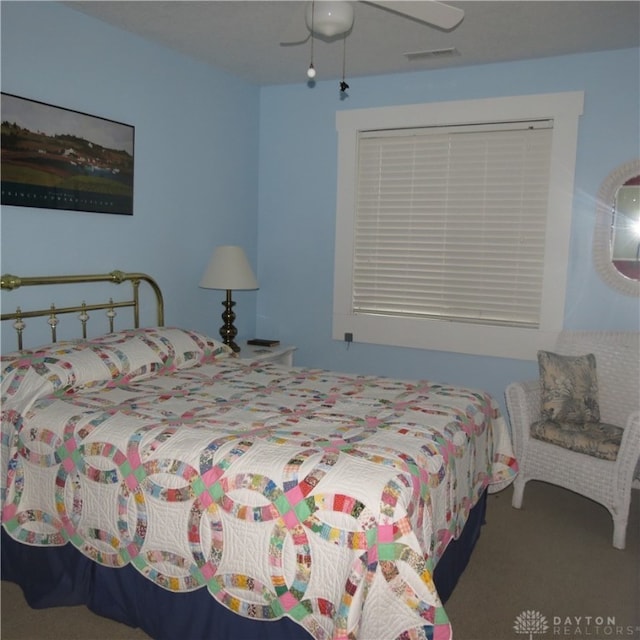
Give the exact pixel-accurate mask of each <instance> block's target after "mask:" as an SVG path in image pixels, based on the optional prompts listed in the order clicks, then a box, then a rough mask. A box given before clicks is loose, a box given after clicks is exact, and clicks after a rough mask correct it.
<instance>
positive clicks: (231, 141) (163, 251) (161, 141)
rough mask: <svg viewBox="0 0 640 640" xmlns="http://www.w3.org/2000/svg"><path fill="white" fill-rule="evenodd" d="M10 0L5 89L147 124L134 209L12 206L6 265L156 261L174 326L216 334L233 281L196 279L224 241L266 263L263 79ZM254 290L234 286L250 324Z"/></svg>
mask: <svg viewBox="0 0 640 640" xmlns="http://www.w3.org/2000/svg"><path fill="white" fill-rule="evenodd" d="M0 4H1V11H2V91H5V92H7V93H13V94H16V95H19V96H22V97H25V98H32V99H34V100H40V101H42V102H47V103H50V104H54V105H57V106H62V107H68V108H71V109H75V110H77V111H83V112H86V113H90V114H92V115H96V116H102V117H105V118H109V119H112V120H117V121H119V122H124V123H127V124H131V125H134V126H135V176H134V215H133V216H119V215H106V214H96V213H79V212H65V211H51V210H44V209H30V208H23V207H3V208H2V217H1V233H2V257H1V263H2V272H3V273H6V272H10V273H13V274H16V275H23V276H26V275H36V274H38V275H39V274H44V273H48V274H65V273H103V272H108V271H111V270H113V269H116V268H118V269H122V270H125V271H144V272H147V273H149V274H151V275H152V276H154V277H155V278H156V279H157V280H158V283H159V284H160V286H161V287H162V289H163V291H164V293H165V304H166V321H167V324H181V325H183V326H188V327H194V328H199V329H201V330H206V331H209V332H211V333H213V334H215V335H217V331H218V327H219V326H220V325H221V324H222V321H221V319H220V314H221V313H222V306H221V301H222V299H223V297H224V292H221V291H212V290H204V289H200V288H199V287H198V283H199V282H200V277H201V276H202V273H203V272H204V269H205V267H206V265H207V262H208V260H209V257H210V254H211V252H212V250H213V247H214V246H215V245H218V244H242V245H243V246H244V247H245V248H246V250H247V254H248V256H249V259H250V261H251V262H252V264H253V265H254V266H255V265H256V252H257V213H258V143H259V138H258V124H259V121H258V116H259V113H258V109H259V89H258V88H257V87H254V86H251V85H249V84H247V83H245V82H244V81H242V80H239V79H238V78H236V77H234V76H230V75H228V74H225V73H221V72H219V71H217V70H215V69H212V68H211V67H208V66H206V65H204V64H200V63H198V62H195V61H193V60H191V59H190V58H187V57H184V56H180V55H178V54H176V53H174V52H171V51H169V50H168V49H165V48H162V47H158V46H156V45H153V44H150V43H149V42H147V41H145V40H142V39H140V38H137V37H134V36H133V35H131V34H129V33H126V32H124V31H121V30H118V29H114V28H112V27H110V26H108V25H105V24H103V23H101V22H99V21H97V20H94V19H92V18H89V17H87V16H85V15H83V14H82V13H79V12H77V11H74V10H72V9H69V8H68V7H65V6H63V5H59V4H57V3H52V2H2V3H0ZM41 294H42V292H41ZM12 295H13V294H12ZM116 295H117V293H116ZM256 299H257V293H256V292H242V293H238V294H237V295H236V300H237V304H238V306H237V311H238V322H237V326H238V329H239V330H241V331H243V332H244V333H253V331H254V327H255V309H256V306H255V305H256ZM3 302H5V303H6V306H7V307H8V306H9V303H10V299H7V298H3ZM48 302H49V301H47V303H48ZM3 309H4V305H3ZM3 333H8V332H3ZM5 338H6V336H4V335H3V345H5V344H7V343H6V342H5ZM5 348H6V347H5Z"/></svg>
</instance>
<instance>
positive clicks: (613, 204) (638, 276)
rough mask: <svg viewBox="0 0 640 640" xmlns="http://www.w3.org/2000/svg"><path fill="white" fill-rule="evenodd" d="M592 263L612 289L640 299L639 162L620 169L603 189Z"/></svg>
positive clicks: (604, 184)
mask: <svg viewBox="0 0 640 640" xmlns="http://www.w3.org/2000/svg"><path fill="white" fill-rule="evenodd" d="M593 259H594V263H595V267H596V271H598V273H599V274H600V276H601V277H602V278H603V280H604V281H605V282H606V283H607V284H608V285H609V286H610V287H613V288H614V289H616V290H617V291H619V292H621V293H624V294H626V295H630V296H640V160H632V161H631V162H627V163H625V164H623V165H621V166H619V167H618V168H617V169H616V170H615V171H612V172H611V173H610V174H609V175H608V176H607V178H606V179H605V180H604V182H603V183H602V186H601V187H600V191H599V192H598V198H597V202H596V226H595V229H594V234H593Z"/></svg>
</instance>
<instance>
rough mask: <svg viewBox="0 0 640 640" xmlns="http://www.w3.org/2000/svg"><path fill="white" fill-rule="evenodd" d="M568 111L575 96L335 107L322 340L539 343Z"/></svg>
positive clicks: (560, 311) (567, 202) (553, 269)
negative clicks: (332, 251)
mask: <svg viewBox="0 0 640 640" xmlns="http://www.w3.org/2000/svg"><path fill="white" fill-rule="evenodd" d="M581 112H582V94H581V93H568V94H553V95H544V96H522V97H516V98H499V99H490V100H477V101H470V102H454V103H432V104H426V105H411V106H406V107H393V108H383V109H366V110H355V111H343V112H339V113H338V114H337V127H338V142H339V158H338V206H337V221H336V262H335V283H334V323H333V337H334V338H335V339H343V337H344V333H346V332H349V333H352V334H353V338H354V340H355V341H360V342H373V343H378V344H389V345H396V346H409V347H421V348H429V349H440V350H446V351H457V352H462V353H473V354H481V355H494V356H503V357H514V358H535V354H536V351H537V349H538V348H543V347H550V345H551V344H553V342H554V338H555V335H556V333H557V332H558V331H559V330H560V329H561V328H562V321H563V317H564V298H565V281H566V272H567V259H568V246H569V234H570V226H571V206H572V192H573V169H574V165H575V148H576V138H577V122H578V116H579V115H580V113H581Z"/></svg>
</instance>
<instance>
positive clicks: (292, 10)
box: [280, 2, 311, 47]
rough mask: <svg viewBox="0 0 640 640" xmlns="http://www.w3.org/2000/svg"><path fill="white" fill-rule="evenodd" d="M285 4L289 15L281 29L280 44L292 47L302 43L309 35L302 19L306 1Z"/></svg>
mask: <svg viewBox="0 0 640 640" xmlns="http://www.w3.org/2000/svg"><path fill="white" fill-rule="evenodd" d="M286 4H287V11H288V14H289V16H290V17H289V20H288V21H287V23H286V25H285V28H284V29H283V30H282V37H281V38H280V46H281V47H293V46H295V45H298V44H304V43H305V42H307V40H309V38H310V37H311V34H310V33H309V29H307V25H306V23H305V19H304V14H305V10H306V2H287V3H286Z"/></svg>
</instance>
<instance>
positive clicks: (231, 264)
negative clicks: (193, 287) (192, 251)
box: [200, 245, 258, 290]
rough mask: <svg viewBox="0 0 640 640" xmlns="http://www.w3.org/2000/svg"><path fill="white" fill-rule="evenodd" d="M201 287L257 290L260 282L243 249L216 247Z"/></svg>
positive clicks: (227, 246)
mask: <svg viewBox="0 0 640 640" xmlns="http://www.w3.org/2000/svg"><path fill="white" fill-rule="evenodd" d="M200 286H201V287H203V288H204V289H235V290H237V289H240V290H242V289H257V288H258V281H257V280H256V277H255V275H254V273H253V269H252V268H251V265H250V264H249V260H247V256H246V254H245V252H244V249H242V247H235V246H230V245H225V246H220V247H216V249H215V250H214V252H213V255H212V256H211V260H209V264H208V266H207V269H206V271H205V272H204V275H203V276H202V280H201V281H200Z"/></svg>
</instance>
